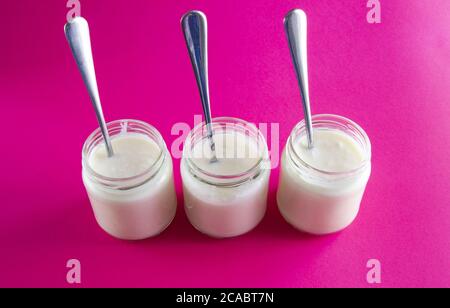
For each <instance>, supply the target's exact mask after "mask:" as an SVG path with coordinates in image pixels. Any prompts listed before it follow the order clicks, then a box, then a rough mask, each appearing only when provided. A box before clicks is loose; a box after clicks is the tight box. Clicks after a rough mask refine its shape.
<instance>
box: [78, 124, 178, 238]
mask: <svg viewBox="0 0 450 308" xmlns="http://www.w3.org/2000/svg"><path fill="white" fill-rule="evenodd" d="M108 129H109V130H111V135H112V140H111V143H112V147H113V149H114V156H113V157H111V158H109V157H108V156H107V152H106V148H105V145H104V143H102V142H101V143H99V144H95V142H94V141H95V140H96V137H95V136H97V138H98V135H99V132H98V131H97V132H96V133H94V135H93V137H90V138H89V139H88V141H87V142H86V145H85V149H84V151H83V156H84V160H83V161H84V162H83V181H84V184H85V187H86V190H87V192H88V195H89V199H90V201H91V204H92V208H93V210H94V214H95V217H96V219H97V222H98V223H99V225H100V226H101V227H102V228H103V229H104V230H105V231H106V232H107V233H109V234H110V235H112V236H114V237H117V238H120V239H125V240H140V239H145V238H148V237H152V236H155V235H157V234H159V233H161V232H162V231H164V229H166V228H167V226H168V225H169V224H170V223H171V221H172V220H173V218H174V216H175V213H176V206H177V205H176V204H177V201H176V194H175V189H174V182H173V167H172V160H171V157H170V154H169V152H168V151H167V148H166V146H165V144H164V141H163V140H162V137H161V136H160V135H159V133H158V132H157V131H156V129H154V128H152V127H151V126H149V125H147V124H145V123H142V122H138V121H118V122H113V123H110V124H108Z"/></svg>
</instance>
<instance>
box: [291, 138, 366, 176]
mask: <svg viewBox="0 0 450 308" xmlns="http://www.w3.org/2000/svg"><path fill="white" fill-rule="evenodd" d="M295 149H296V152H297V153H298V155H299V156H300V158H301V159H302V160H303V161H304V162H306V163H307V164H308V165H310V166H312V167H314V168H316V169H319V170H321V171H326V172H346V171H351V170H354V169H357V168H358V167H359V166H361V164H362V162H363V161H364V152H363V150H362V148H361V147H360V146H359V145H358V144H357V143H356V141H354V140H353V139H352V138H351V137H350V136H348V135H346V134H344V133H342V132H340V131H337V130H315V131H314V147H313V148H312V149H309V148H308V141H307V137H306V135H305V136H303V137H302V138H301V139H300V140H299V142H297V144H296V145H295Z"/></svg>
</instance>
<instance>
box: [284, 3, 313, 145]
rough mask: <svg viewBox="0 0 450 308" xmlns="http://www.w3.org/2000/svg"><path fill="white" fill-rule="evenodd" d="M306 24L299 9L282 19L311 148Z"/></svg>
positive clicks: (311, 132)
mask: <svg viewBox="0 0 450 308" xmlns="http://www.w3.org/2000/svg"><path fill="white" fill-rule="evenodd" d="M307 26H308V22H307V18H306V14H305V12H304V11H302V10H300V9H295V10H292V11H290V12H289V13H288V14H287V15H286V17H285V19H284V27H285V30H286V34H287V37H288V41H289V48H290V50H291V55H292V60H293V62H294V67H295V72H296V73H297V79H298V84H299V86H300V92H301V94H302V103H303V111H304V113H305V121H306V134H307V137H308V147H309V148H310V149H311V148H312V147H313V145H314V139H313V128H312V119H311V107H310V100H309V82H308V49H307V46H308V43H307Z"/></svg>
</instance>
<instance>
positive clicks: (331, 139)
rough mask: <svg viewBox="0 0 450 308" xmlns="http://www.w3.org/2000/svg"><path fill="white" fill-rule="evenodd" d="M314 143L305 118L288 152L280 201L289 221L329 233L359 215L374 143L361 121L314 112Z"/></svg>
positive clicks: (283, 159) (283, 170)
mask: <svg viewBox="0 0 450 308" xmlns="http://www.w3.org/2000/svg"><path fill="white" fill-rule="evenodd" d="M313 130H314V147H313V148H312V149H309V148H308V145H307V144H308V143H307V137H306V134H305V126H304V122H302V123H300V124H299V125H298V126H297V127H296V128H295V129H294V131H293V133H292V135H291V136H290V138H289V140H288V144H287V145H286V148H285V150H284V152H283V156H282V167H281V175H280V185H279V188H278V194H277V199H278V207H279V210H280V212H281V214H282V215H283V217H284V218H285V219H286V221H287V222H289V223H290V224H292V225H293V226H294V227H296V228H297V229H300V230H302V231H305V232H308V233H312V234H318V235H322V234H329V233H334V232H337V231H340V230H342V229H344V228H346V227H347V226H349V225H350V224H351V223H352V222H353V221H354V219H355V218H356V216H357V214H358V211H359V208H360V203H361V200H362V197H363V194H364V191H365V188H366V184H367V182H368V180H369V176H370V172H371V163H370V159H371V146H370V141H369V139H368V137H367V135H366V133H365V132H364V131H363V130H362V129H361V128H360V127H359V126H358V125H357V124H355V123H353V122H352V121H350V120H347V119H345V118H342V117H339V116H333V115H318V116H315V117H313Z"/></svg>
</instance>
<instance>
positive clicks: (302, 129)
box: [288, 114, 372, 177]
mask: <svg viewBox="0 0 450 308" xmlns="http://www.w3.org/2000/svg"><path fill="white" fill-rule="evenodd" d="M312 124H313V130H314V127H315V126H317V125H319V124H322V125H323V124H328V125H330V124H331V125H339V126H340V127H341V128H347V129H352V130H354V131H355V132H356V133H357V134H358V136H357V137H358V139H359V141H360V143H361V145H362V149H363V152H364V156H365V158H364V160H363V161H362V162H361V163H360V164H359V166H358V167H356V168H353V169H351V170H346V171H340V172H332V171H327V170H323V169H320V168H316V167H314V166H312V165H311V164H309V163H307V162H306V161H304V160H303V159H302V158H301V155H300V154H299V153H298V151H297V149H296V148H295V146H294V145H295V140H296V139H297V138H298V136H299V135H300V134H301V133H306V122H305V120H302V121H300V122H299V123H298V124H297V125H296V126H295V127H294V129H293V130H292V133H291V135H290V136H289V141H288V145H289V149H290V151H291V152H292V153H293V154H294V155H295V158H296V160H297V161H298V162H300V164H301V165H302V167H304V168H307V169H308V170H311V171H313V172H316V173H318V174H321V175H325V176H333V177H341V176H349V175H353V174H358V173H359V172H361V171H363V170H365V169H366V168H367V166H368V165H369V164H370V163H371V159H372V145H371V142H370V139H369V136H368V135H367V133H366V132H365V131H364V129H362V127H361V126H359V125H358V124H357V123H356V122H354V121H352V120H350V119H348V118H346V117H343V116H340V115H335V114H317V115H313V116H312ZM330 129H336V130H337V129H339V127H338V126H336V127H332V128H330ZM341 131H342V130H341ZM342 132H343V133H345V134H346V135H349V136H350V137H351V138H352V139H355V136H352V135H350V134H349V133H348V132H347V131H342ZM294 163H295V161H294ZM297 167H298V166H297Z"/></svg>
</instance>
